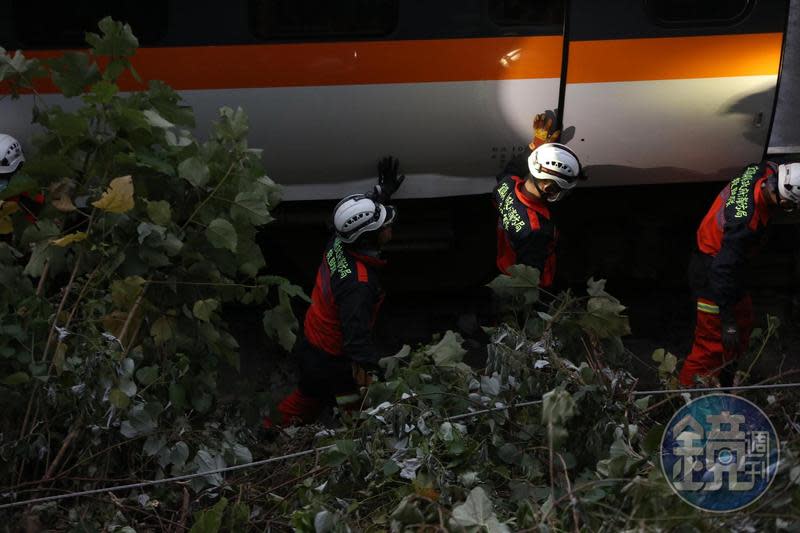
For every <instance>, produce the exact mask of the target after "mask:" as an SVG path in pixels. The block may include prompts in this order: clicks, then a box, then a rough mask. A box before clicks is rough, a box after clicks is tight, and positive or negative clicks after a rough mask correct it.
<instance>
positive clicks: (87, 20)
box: [11, 0, 169, 49]
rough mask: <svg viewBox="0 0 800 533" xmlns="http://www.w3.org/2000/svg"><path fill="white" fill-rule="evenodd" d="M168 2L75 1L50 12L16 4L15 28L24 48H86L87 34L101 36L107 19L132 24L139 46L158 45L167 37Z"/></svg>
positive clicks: (19, 0)
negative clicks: (102, 27)
mask: <svg viewBox="0 0 800 533" xmlns="http://www.w3.org/2000/svg"><path fill="white" fill-rule="evenodd" d="M168 7H169V5H168V2H164V1H163V0H116V1H114V2H94V1H92V0H72V1H70V2H50V3H48V4H47V6H46V8H43V6H42V4H40V3H38V2H31V1H30V0H14V1H13V2H12V5H11V8H12V11H11V13H12V17H13V19H14V23H13V27H14V29H15V31H14V33H16V40H17V41H18V43H17V46H18V47H20V48H26V49H31V48H83V47H85V46H86V38H85V34H86V32H94V33H97V32H98V29H97V23H98V22H99V21H100V20H101V19H103V18H104V17H106V16H111V17H112V18H114V20H119V21H122V22H125V23H127V24H130V26H131V29H132V30H133V34H134V35H136V37H137V38H138V39H139V45H141V46H147V45H154V44H158V43H159V42H160V41H161V39H162V38H163V37H164V35H165V34H166V33H167V23H168Z"/></svg>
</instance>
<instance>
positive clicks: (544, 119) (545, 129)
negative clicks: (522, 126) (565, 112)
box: [528, 113, 561, 150]
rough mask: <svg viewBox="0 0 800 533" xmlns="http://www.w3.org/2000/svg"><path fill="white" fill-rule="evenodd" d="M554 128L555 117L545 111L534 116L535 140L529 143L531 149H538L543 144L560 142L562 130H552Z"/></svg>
mask: <svg viewBox="0 0 800 533" xmlns="http://www.w3.org/2000/svg"><path fill="white" fill-rule="evenodd" d="M552 129H553V119H552V118H550V117H548V116H547V115H546V114H545V113H539V114H538V115H536V116H535V117H533V140H532V141H531V143H530V144H529V145H528V146H529V147H530V149H531V150H536V149H537V148H538V147H540V146H541V145H543V144H546V143H554V142H558V138H559V137H560V136H561V130H556V131H550V130H552Z"/></svg>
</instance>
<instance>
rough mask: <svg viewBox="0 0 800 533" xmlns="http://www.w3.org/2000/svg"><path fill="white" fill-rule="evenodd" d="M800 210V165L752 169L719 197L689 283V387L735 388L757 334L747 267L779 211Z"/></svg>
mask: <svg viewBox="0 0 800 533" xmlns="http://www.w3.org/2000/svg"><path fill="white" fill-rule="evenodd" d="M798 206H800V163H794V164H790V165H777V164H774V163H771V162H768V161H763V162H761V163H759V164H752V165H749V166H747V167H745V169H744V171H743V172H742V173H741V174H740V175H739V176H737V177H736V178H734V179H733V180H732V181H731V182H730V183H729V184H728V185H727V186H725V188H724V189H723V190H722V192H720V193H719V195H718V196H717V198H716V199H715V200H714V203H713V204H712V206H711V209H710V210H709V211H708V213H707V214H706V216H705V218H704V219H703V221H702V223H701V224H700V228H699V229H698V230H697V250H696V251H695V253H694V254H693V256H692V259H691V262H690V266H689V278H690V279H689V281H690V285H691V287H692V290H693V291H694V293H695V295H696V298H697V325H696V328H695V334H694V344H693V346H692V350H691V352H690V353H689V355H688V357H687V358H686V361H685V362H684V363H683V367H682V368H681V373H680V382H681V384H682V385H684V386H691V385H693V384H695V381H696V377H711V376H717V377H718V378H719V380H720V383H721V384H722V385H723V386H730V385H732V384H733V377H734V369H735V363H736V359H737V358H738V357H740V356H741V355H742V354H743V353H744V351H745V350H746V348H747V346H748V344H749V342H750V333H751V331H752V329H753V306H752V302H751V299H750V295H749V294H748V293H747V290H746V282H747V277H748V276H747V266H748V262H749V259H750V258H751V257H753V256H754V255H755V254H756V253H757V252H758V249H759V247H760V245H761V244H762V242H763V239H764V237H765V234H766V229H767V227H768V226H769V224H770V221H771V220H772V218H773V216H774V215H775V214H776V212H777V211H778V210H779V209H783V210H785V211H787V212H788V211H792V210H795V209H797V208H798Z"/></svg>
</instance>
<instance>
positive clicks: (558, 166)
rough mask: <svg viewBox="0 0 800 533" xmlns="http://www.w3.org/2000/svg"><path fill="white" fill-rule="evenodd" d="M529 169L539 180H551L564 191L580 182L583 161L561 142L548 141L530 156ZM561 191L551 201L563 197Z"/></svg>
mask: <svg viewBox="0 0 800 533" xmlns="http://www.w3.org/2000/svg"><path fill="white" fill-rule="evenodd" d="M528 170H530V173H531V176H533V177H534V178H535V179H537V180H550V181H552V182H554V183H555V184H556V185H558V186H559V188H560V189H561V190H562V191H566V190H569V189H572V188H573V187H575V185H577V184H578V179H579V178H580V177H581V163H580V161H578V156H577V155H575V152H573V151H572V150H570V149H569V148H567V147H566V146H564V145H563V144H559V143H547V144H543V145H541V146H539V147H538V148H537V149H536V150H534V151H533V152H531V155H530V156H528ZM561 195H562V192H559V193H558V194H557V195H556V196H555V197H554V198H552V199H551V201H556V200H558V199H560V198H561Z"/></svg>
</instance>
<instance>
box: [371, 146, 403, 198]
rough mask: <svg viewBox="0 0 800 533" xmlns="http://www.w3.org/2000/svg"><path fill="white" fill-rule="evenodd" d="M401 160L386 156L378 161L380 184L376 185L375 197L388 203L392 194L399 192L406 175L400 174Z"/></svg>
mask: <svg viewBox="0 0 800 533" xmlns="http://www.w3.org/2000/svg"><path fill="white" fill-rule="evenodd" d="M399 168H400V160H398V159H396V158H394V157H392V156H386V157H384V158H383V159H381V160H380V161H379V162H378V185H376V186H375V192H374V196H375V199H376V200H377V201H378V202H380V203H382V204H385V203H388V202H389V200H390V199H391V198H392V195H393V194H394V193H395V192H397V189H399V188H400V185H402V184H403V180H405V179H406V177H405V175H403V174H399V175H398V170H399Z"/></svg>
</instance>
